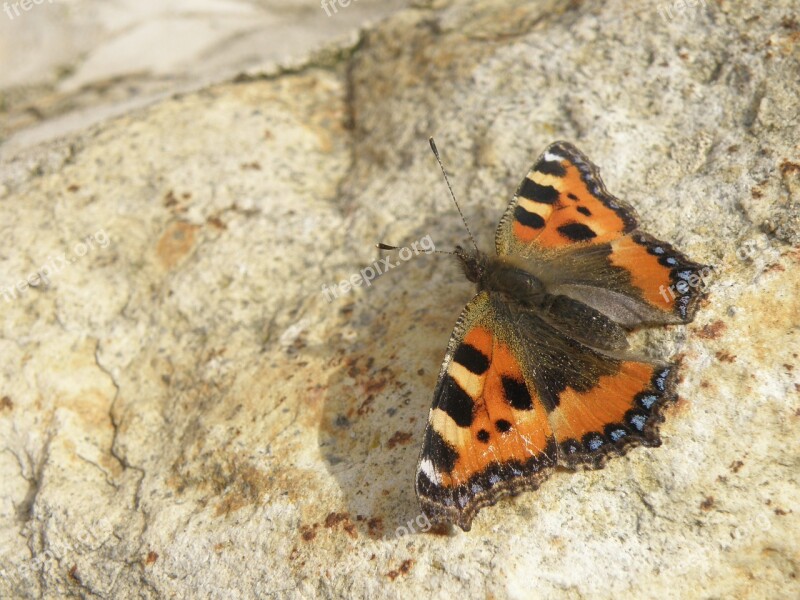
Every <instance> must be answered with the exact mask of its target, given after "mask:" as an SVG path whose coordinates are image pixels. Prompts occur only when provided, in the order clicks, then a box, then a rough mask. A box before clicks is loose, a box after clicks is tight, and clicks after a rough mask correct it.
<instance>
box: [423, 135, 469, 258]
mask: <svg viewBox="0 0 800 600" xmlns="http://www.w3.org/2000/svg"><path fill="white" fill-rule="evenodd" d="M428 141H429V142H430V144H431V150H433V155H434V156H435V157H436V162H438V163H439V168H440V169H441V170H442V175H444V182H445V183H446V184H447V189H448V190H450V197H451V198H453V203H454V204H455V205H456V208H457V209H458V214H460V215H461V220H462V221H463V222H464V227H465V228H466V230H467V233H468V234H469V239H470V240H472V245H473V246H475V250H476V251H477V250H478V244H476V243H475V238H474V237H473V236H472V232H471V231H470V230H469V225H467V220H466V219H465V218H464V213H463V212H461V207H460V206H459V205H458V200H456V195H455V194H454V193H453V188H452V186H451V185H450V179H449V178H448V177H447V171H445V170H444V165H443V164H442V159H441V158H439V151H438V150H437V149H436V142H434V141H433V138H432V137H431V138H428Z"/></svg>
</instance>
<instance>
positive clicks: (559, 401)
mask: <svg viewBox="0 0 800 600" xmlns="http://www.w3.org/2000/svg"><path fill="white" fill-rule="evenodd" d="M431 148H432V149H433V151H434V153H435V154H436V158H437V160H439V155H438V152H437V151H436V146H435V145H434V143H433V140H432V139H431ZM439 163H440V165H441V160H439ZM442 172H443V173H444V175H445V178H447V174H446V173H445V172H444V168H443V167H442ZM448 187H449V182H448ZM451 192H452V189H451ZM453 200H455V197H454V198H453ZM456 205H458V203H457V202H456ZM459 212H460V209H459ZM462 218H463V215H462ZM465 225H466V221H465ZM467 230H469V228H467ZM470 237H471V234H470ZM473 244H474V240H473ZM379 246H380V247H382V248H385V249H389V248H390V247H388V246H384V245H382V244H380V245H379ZM495 249H496V251H497V256H489V255H488V254H484V253H483V252H480V251H479V250H478V249H477V245H475V250H474V251H473V250H465V249H464V248H462V247H460V246H457V247H456V248H455V251H454V254H455V255H456V256H457V257H458V259H459V260H460V262H461V266H462V267H463V270H464V274H465V275H466V277H467V279H469V280H470V281H473V282H475V283H476V285H477V295H476V296H475V297H474V298H473V299H472V300H471V301H470V302H469V304H467V306H466V308H465V309H464V312H463V313H462V314H461V316H460V318H459V319H458V322H457V323H456V327H455V330H454V331H453V335H452V337H451V338H450V343H449V344H448V346H447V354H446V355H445V358H444V363H443V364H442V368H441V371H440V374H439V380H438V382H437V384H436V389H435V391H434V395H433V406H432V407H431V410H430V415H429V418H428V425H427V428H426V430H425V438H424V441H423V445H422V452H421V454H420V459H419V466H418V468H417V474H416V492H417V497H418V498H419V502H420V506H421V508H422V511H423V513H424V514H425V515H426V516H427V517H428V518H429V519H430V520H431V521H432V522H433V523H455V524H456V525H458V526H460V527H461V528H462V529H463V530H464V531H469V529H470V527H471V524H472V519H473V518H474V517H475V514H476V513H477V512H478V511H479V510H480V509H481V508H483V507H484V506H490V505H492V504H494V503H495V502H497V500H498V499H499V498H502V497H503V496H508V495H515V494H517V493H519V492H521V491H523V490H526V489H536V488H538V487H539V485H540V484H541V483H542V481H544V480H545V479H546V478H547V477H548V475H549V474H550V472H551V471H552V470H553V469H554V468H555V467H556V466H560V467H566V468H567V469H570V470H575V469H577V468H579V467H583V468H590V469H598V468H601V467H602V466H603V464H604V463H605V461H606V459H607V458H608V456H609V455H612V454H618V455H621V454H623V453H624V452H625V451H627V450H628V449H629V448H632V447H634V446H637V445H640V444H641V445H645V446H658V445H659V444H660V439H659V435H658V425H659V423H660V422H662V421H663V418H662V417H661V415H660V412H661V410H662V408H663V407H664V405H665V404H667V403H668V402H669V401H671V400H673V399H674V397H675V381H676V365H674V364H669V363H662V362H655V361H652V360H648V359H645V358H642V357H640V356H634V355H632V354H631V353H630V352H629V351H628V342H627V339H626V330H629V329H632V328H634V327H637V326H641V325H662V324H668V323H688V322H689V321H691V320H692V318H693V317H694V313H695V311H696V309H697V303H698V300H699V299H700V297H701V296H702V295H703V294H702V292H701V290H700V289H699V287H698V286H696V285H687V284H686V283H685V282H687V281H688V280H689V279H690V278H695V279H694V281H696V280H697V279H696V278H697V277H698V275H697V274H698V272H699V271H700V270H701V269H702V268H703V265H699V264H697V263H694V262H692V261H690V260H689V259H688V258H686V257H685V256H684V255H683V254H681V253H680V252H678V251H677V250H675V249H674V248H673V247H672V246H670V245H669V244H666V243H664V242H661V241H659V240H657V239H655V238H654V237H652V236H650V235H648V234H646V233H644V232H642V231H639V229H638V225H637V217H636V213H635V211H634V210H633V208H632V207H631V206H629V205H628V204H626V203H625V202H622V201H621V200H618V199H617V198H615V197H614V196H612V195H611V194H609V193H608V192H607V191H606V189H605V186H604V185H603V182H602V181H601V179H600V175H599V172H598V169H597V167H596V166H595V165H594V164H592V163H591V162H590V161H589V159H588V158H587V157H586V156H585V155H584V154H583V153H582V152H580V151H579V150H578V149H577V148H575V146H573V145H572V144H569V143H567V142H555V143H554V144H551V145H550V146H548V148H547V149H546V150H545V151H544V153H542V155H541V156H540V157H539V159H538V160H537V161H536V163H535V164H534V165H533V167H532V168H531V170H530V172H529V173H528V174H527V176H526V177H525V179H524V180H523V181H522V184H521V185H520V186H519V189H518V190H517V193H516V194H515V196H514V198H513V199H512V200H511V203H510V204H509V205H508V208H507V210H506V212H505V214H504V215H503V217H502V218H501V219H500V224H499V226H498V228H497V233H496V236H495ZM676 290H677V293H676Z"/></svg>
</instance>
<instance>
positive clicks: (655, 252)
mask: <svg viewBox="0 0 800 600" xmlns="http://www.w3.org/2000/svg"><path fill="white" fill-rule="evenodd" d="M637 228H638V222H637V217H636V213H635V211H634V210H633V208H632V207H631V206H629V205H628V204H627V203H625V202H623V201H622V200H619V199H618V198H615V197H614V196H612V195H611V194H610V193H609V192H608V191H607V190H606V188H605V185H604V184H603V181H602V179H601V178H600V172H599V169H598V168H597V166H596V165H594V164H593V163H592V162H591V161H590V160H589V159H588V158H587V157H586V155H584V154H583V153H582V152H581V151H580V150H578V149H577V148H575V146H573V145H572V144H570V143H568V142H555V143H554V144H551V145H550V146H548V148H547V149H546V150H545V151H544V152H543V153H542V155H541V156H540V157H539V159H538V160H537V161H536V163H535V164H534V165H533V167H531V170H530V171H529V172H528V174H527V175H526V177H525V179H524V180H523V182H522V184H521V185H520V186H519V189H518V190H517V193H516V194H515V196H514V198H513V200H512V201H511V203H510V204H509V206H508V209H507V210H506V212H505V214H504V215H503V218H502V219H501V220H500V224H499V226H498V228H497V234H496V237H495V245H496V249H497V253H498V255H513V256H516V257H519V258H521V259H523V260H527V261H529V264H528V266H527V267H526V268H528V269H529V270H530V271H531V272H532V273H534V274H535V275H536V276H537V277H538V278H539V279H541V280H542V281H543V282H544V283H545V285H546V286H547V289H548V291H549V292H550V293H551V294H563V295H565V296H569V297H571V298H573V299H575V300H578V301H580V302H583V303H584V304H587V305H589V306H591V307H592V308H594V309H595V310H598V311H600V312H601V313H603V314H605V315H606V316H608V317H610V318H611V319H613V320H614V321H616V322H617V323H619V324H621V325H624V326H625V327H629V328H631V327H635V326H638V325H644V324H662V323H680V322H689V321H691V320H692V318H693V316H694V312H695V311H696V308H697V304H698V301H699V299H700V298H701V297H702V296H703V292H704V290H705V283H706V281H707V279H708V275H709V274H710V273H711V268H710V267H707V266H704V265H700V264H697V263H695V262H693V261H691V260H689V259H688V258H687V257H686V256H684V255H683V254H681V253H680V252H678V251H677V250H676V249H675V248H673V247H672V246H670V245H669V244H667V243H665V242H661V241H659V240H657V239H656V238H654V237H652V236H650V235H648V234H646V233H644V232H642V231H639V230H638V229H637Z"/></svg>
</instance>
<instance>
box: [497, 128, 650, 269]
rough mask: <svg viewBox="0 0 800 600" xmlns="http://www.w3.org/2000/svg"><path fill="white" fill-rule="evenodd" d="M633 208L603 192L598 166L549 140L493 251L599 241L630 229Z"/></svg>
mask: <svg viewBox="0 0 800 600" xmlns="http://www.w3.org/2000/svg"><path fill="white" fill-rule="evenodd" d="M636 226H637V219H636V212H635V211H634V210H633V208H632V207H631V206H629V205H628V204H626V203H625V202H622V201H621V200H619V199H617V198H615V197H614V196H612V195H611V194H609V193H608V191H607V190H606V188H605V186H604V185H603V181H602V179H600V173H599V170H598V168H597V167H596V166H595V165H594V164H593V163H592V162H591V161H590V160H589V159H588V158H587V157H586V156H585V155H584V154H583V153H582V152H581V151H580V150H578V149H577V148H576V147H575V146H573V145H572V144H570V143H569V142H555V143H553V144H550V146H548V147H547V149H546V150H545V151H544V152H543V153H542V155H541V156H540V157H539V158H538V160H537V161H536V162H535V163H534V165H533V166H532V167H531V169H530V171H528V174H527V175H526V176H525V179H523V180H522V183H521V184H520V186H519V188H518V189H517V193H516V194H515V195H514V198H513V199H512V200H511V203H510V204H509V205H508V208H507V209H506V212H505V214H504V215H503V218H502V219H501V220H500V224H499V225H498V227H497V233H496V235H495V246H496V249H497V254H498V255H504V254H516V255H519V256H528V257H530V256H538V255H541V254H542V253H546V252H547V251H548V250H552V249H557V248H563V247H567V246H574V245H576V244H579V245H582V246H588V245H595V244H603V243H606V242H609V241H611V240H614V239H617V238H618V237H620V236H622V235H625V234H626V233H629V232H631V231H634V230H635V229H636Z"/></svg>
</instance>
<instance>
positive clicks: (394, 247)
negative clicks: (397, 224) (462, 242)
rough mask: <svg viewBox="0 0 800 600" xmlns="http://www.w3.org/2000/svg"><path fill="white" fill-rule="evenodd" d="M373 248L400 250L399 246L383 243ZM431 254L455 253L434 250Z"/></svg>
mask: <svg viewBox="0 0 800 600" xmlns="http://www.w3.org/2000/svg"><path fill="white" fill-rule="evenodd" d="M375 247H376V248H378V249H379V250H400V246H390V245H389V244H384V243H383V242H378V243H377V244H375ZM433 254H455V252H445V251H444V250H434V251H433Z"/></svg>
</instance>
